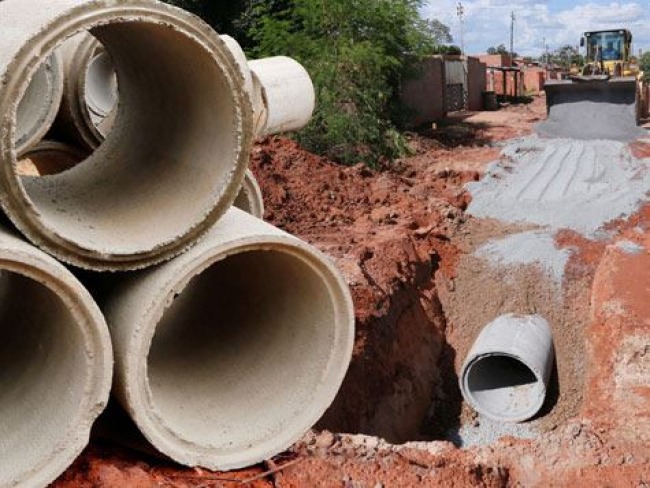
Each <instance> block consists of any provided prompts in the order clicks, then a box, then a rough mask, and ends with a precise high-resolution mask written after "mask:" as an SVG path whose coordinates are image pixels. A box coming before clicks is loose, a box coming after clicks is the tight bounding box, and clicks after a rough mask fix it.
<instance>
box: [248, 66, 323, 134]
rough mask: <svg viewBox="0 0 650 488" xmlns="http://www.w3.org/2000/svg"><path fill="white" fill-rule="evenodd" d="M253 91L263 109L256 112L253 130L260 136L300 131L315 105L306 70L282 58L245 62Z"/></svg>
mask: <svg viewBox="0 0 650 488" xmlns="http://www.w3.org/2000/svg"><path fill="white" fill-rule="evenodd" d="M248 66H249V67H250V69H251V71H252V72H253V85H254V90H255V91H256V92H257V93H258V95H257V96H258V97H261V99H262V102H263V106H264V110H263V111H262V113H256V119H255V130H256V133H257V134H258V135H260V136H263V135H271V134H280V133H282V132H291V131H296V130H299V129H302V128H303V127H304V126H306V125H307V124H308V123H309V121H310V120H311V116H312V114H313V112H314V108H315V106H316V94H315V92H314V85H313V84H312V81H311V78H310V76H309V73H307V70H305V68H304V67H303V66H302V65H301V64H300V63H298V62H297V61H295V60H293V59H291V58H287V57H284V56H277V57H273V58H267V59H260V60H257V61H251V62H250V63H248Z"/></svg>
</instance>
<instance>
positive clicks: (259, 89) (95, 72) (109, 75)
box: [57, 33, 316, 149]
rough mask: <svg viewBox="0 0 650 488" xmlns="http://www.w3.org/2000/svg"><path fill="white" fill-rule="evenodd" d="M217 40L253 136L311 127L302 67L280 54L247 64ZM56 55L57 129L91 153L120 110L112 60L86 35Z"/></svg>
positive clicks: (310, 97)
mask: <svg viewBox="0 0 650 488" xmlns="http://www.w3.org/2000/svg"><path fill="white" fill-rule="evenodd" d="M220 37H221V40H222V41H223V42H224V44H225V45H226V46H227V48H228V49H229V50H230V52H231V54H232V55H233V57H234V59H235V61H236V63H235V64H236V69H237V70H238V71H239V74H240V76H241V77H242V78H243V80H244V83H243V88H244V90H245V91H246V92H247V93H248V94H249V95H250V97H251V100H252V103H253V111H254V120H255V129H254V132H255V135H256V136H257V137H264V136H269V135H274V134H280V133H283V132H291V131H297V130H300V129H302V128H303V127H304V126H305V125H307V124H308V123H309V121H310V120H311V116H312V114H313V112H314V108H315V104H316V95H315V92H314V85H313V84H312V81H311V78H310V76H309V74H308V73H307V71H306V70H305V68H304V67H303V66H302V65H301V64H300V63H298V62H297V61H295V60H293V59H291V58H288V57H284V56H276V57H272V58H265V59H260V60H255V61H248V60H247V58H246V54H245V53H244V51H243V50H242V48H241V46H240V45H239V43H238V42H237V41H236V40H235V39H233V38H232V37H230V36H227V35H222V36H220ZM58 54H59V56H60V58H61V59H62V60H63V65H64V68H65V90H64V92H63V102H62V106H61V112H60V114H59V117H58V119H57V125H58V129H59V130H60V131H61V132H63V133H64V134H65V135H67V136H68V137H69V138H71V139H75V140H76V141H78V142H79V143H81V144H83V145H85V146H86V147H88V148H90V149H95V148H97V147H98V146H99V145H100V144H101V143H102V142H103V141H104V139H105V138H106V136H107V135H108V134H109V132H110V130H111V127H112V126H113V124H114V123H115V118H116V116H117V112H118V101H119V85H118V78H117V76H116V72H115V69H114V67H113V65H112V60H111V59H110V55H109V53H108V52H107V51H106V49H105V48H104V47H103V46H102V44H101V43H100V42H99V40H98V39H96V38H95V37H93V36H92V35H90V34H88V33H81V34H78V35H76V36H74V37H73V38H71V39H69V40H67V41H66V42H65V43H64V44H63V45H62V46H61V47H60V48H59V50H58Z"/></svg>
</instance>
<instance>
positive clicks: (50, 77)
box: [0, 18, 63, 154]
mask: <svg viewBox="0 0 650 488" xmlns="http://www.w3.org/2000/svg"><path fill="white" fill-rule="evenodd" d="M0 21H3V32H4V29H5V27H6V26H5V25H4V19H3V18H2V19H0ZM27 83H28V84H27V85H26V88H25V89H24V93H23V94H22V96H21V98H20V99H19V101H18V106H17V108H16V123H15V131H16V133H15V140H16V145H15V148H16V152H17V153H18V154H23V153H24V152H25V151H27V150H29V149H30V148H31V147H32V146H33V145H34V144H36V143H37V142H38V141H40V140H41V139H42V138H43V137H44V136H45V134H46V133H47V131H48V130H50V127H51V126H52V123H53V122H54V119H55V118H56V114H57V113H58V111H59V107H60V105H61V97H62V95H63V64H62V61H61V57H60V56H59V54H58V53H52V54H50V55H49V56H46V57H44V58H43V59H42V62H41V64H40V66H38V68H37V69H36V71H35V72H34V73H33V75H32V76H31V78H28V80H27Z"/></svg>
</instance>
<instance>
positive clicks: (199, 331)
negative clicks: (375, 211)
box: [98, 208, 354, 470]
mask: <svg viewBox="0 0 650 488" xmlns="http://www.w3.org/2000/svg"><path fill="white" fill-rule="evenodd" d="M99 278H100V279H102V280H105V281H102V282H101V285H102V286H101V287H99V289H102V290H103V291H102V292H100V293H98V297H99V298H100V302H101V303H102V308H103V310H104V313H105V314H106V317H107V322H108V324H109V328H110V330H111V335H112V338H113V344H114V347H115V356H116V368H115V375H116V378H115V384H114V389H113V392H114V394H115V395H116V397H117V398H118V399H119V401H120V403H121V404H122V406H123V407H124V409H125V410H126V411H127V412H128V413H129V414H130V415H131V416H132V418H133V420H134V421H135V423H136V424H137V425H138V427H139V428H140V430H141V431H142V433H143V434H144V436H145V437H146V438H147V439H148V440H149V442H151V444H152V445H153V446H154V447H156V448H157V449H158V450H159V451H160V452H162V453H164V454H165V455H167V456H169V457H170V458H172V459H173V460H175V461H177V462H179V463H182V464H185V465H188V466H201V467H205V468H209V469H219V470H228V469H235V468H241V467H244V466H249V465H253V464H255V463H258V462H261V461H262V460H264V459H269V458H271V457H273V456H274V455H276V454H278V453H279V452H282V451H283V450H285V449H286V448H287V447H288V446H290V445H291V444H292V443H293V442H295V441H296V440H297V439H298V438H299V437H300V436H301V435H303V434H304V433H305V432H306V431H307V430H308V429H309V428H311V427H312V426H313V425H314V424H315V423H316V422H317V420H318V419H319V418H320V417H321V416H322V414H323V413H324V412H325V410H326V409H327V408H328V407H329V406H330V404H331V403H332V401H333V400H334V397H335V395H336V393H337V391H338V390H339V388H340V386H341V383H342V381H343V377H344V375H345V373H346V370H347V368H348V365H349V363H350V359H351V353H352V346H353V342H354V313H353V306H352V301H351V298H350V293H349V290H348V288H347V286H346V284H345V282H344V281H343V279H342V277H341V276H340V274H339V272H338V271H337V270H336V268H335V267H334V266H333V265H332V264H331V263H330V261H329V260H328V259H327V258H326V257H324V256H323V255H322V254H320V253H319V252H318V251H316V250H314V249H313V248H312V247H310V246H309V245H307V244H305V243H303V242H301V241H299V240H298V239H296V238H294V237H291V236H289V235H288V234H285V233H284V232H282V231H280V230H278V229H276V228H274V227H272V226H270V225H269V224H266V223H264V222H262V221H261V220H259V219H256V218H255V217H252V216H250V215H248V214H246V213H245V212H242V211H241V210H239V209H236V208H233V209H231V210H230V211H229V212H228V213H227V214H226V215H225V216H224V218H223V219H222V220H220V221H219V222H218V223H217V225H216V226H215V228H214V229H213V230H212V231H211V232H210V233H209V234H208V236H207V237H206V239H203V240H202V241H200V242H199V244H197V245H196V246H195V247H193V248H192V249H190V250H189V251H188V252H187V253H185V254H183V255H181V256H179V257H178V258H177V259H175V260H173V261H170V262H168V263H165V264H164V265H161V266H158V267H156V268H151V269H150V270H146V271H141V272H139V273H134V274H131V275H126V276H121V277H117V278H119V280H118V281H117V286H116V287H111V286H106V283H109V282H110V280H115V279H116V277H111V276H103V275H99Z"/></svg>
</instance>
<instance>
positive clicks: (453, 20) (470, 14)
mask: <svg viewBox="0 0 650 488" xmlns="http://www.w3.org/2000/svg"><path fill="white" fill-rule="evenodd" d="M461 1H462V4H463V6H464V9H465V50H466V52H467V53H468V54H481V53H484V52H485V50H486V49H487V48H488V47H490V46H495V45H498V44H501V43H503V44H505V45H506V46H508V45H509V43H510V12H511V11H514V12H515V17H516V22H515V51H516V52H518V53H520V54H524V55H531V56H538V55H540V54H541V53H542V52H543V50H544V38H546V43H547V44H548V45H549V49H550V50H553V49H556V48H558V47H560V46H562V45H566V44H572V45H574V46H575V45H578V43H579V42H580V35H581V33H582V32H584V31H589V30H601V29H610V28H621V27H623V28H628V29H630V30H631V31H632V34H633V35H634V49H635V52H636V53H638V51H639V49H643V50H644V51H646V50H650V0H628V1H611V0H584V1H580V0H579V1H575V0H573V1H570V0H548V1H546V2H544V1H540V0H513V1H506V0H465V1H463V0H461ZM457 5H458V0H429V1H428V3H427V4H426V5H425V6H424V7H422V15H423V16H424V17H428V18H437V19H439V20H441V21H442V22H443V23H445V24H446V25H448V26H449V27H450V28H451V31H452V35H453V36H454V42H455V43H456V44H458V45H460V25H459V21H458V16H457V15H456V6H457Z"/></svg>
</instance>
